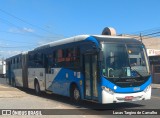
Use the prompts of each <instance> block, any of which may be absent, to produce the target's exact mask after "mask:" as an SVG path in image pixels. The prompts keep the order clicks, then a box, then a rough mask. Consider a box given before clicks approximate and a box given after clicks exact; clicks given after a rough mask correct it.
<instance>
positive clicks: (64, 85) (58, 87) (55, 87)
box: [49, 68, 83, 98]
mask: <svg viewBox="0 0 160 118" xmlns="http://www.w3.org/2000/svg"><path fill="white" fill-rule="evenodd" d="M74 72H75V71H73V70H69V69H65V68H62V69H61V70H60V71H59V73H58V74H57V76H56V77H55V79H54V80H53V82H52V85H51V86H50V87H49V90H51V91H52V92H53V93H56V94H60V95H64V96H70V85H71V83H72V82H74V83H76V84H77V87H78V88H79V90H80V93H81V98H83V84H82V85H80V80H82V78H83V76H82V73H81V75H80V78H77V76H74ZM66 73H68V78H66Z"/></svg>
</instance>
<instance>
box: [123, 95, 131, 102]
mask: <svg viewBox="0 0 160 118" xmlns="http://www.w3.org/2000/svg"><path fill="white" fill-rule="evenodd" d="M124 99H125V100H126V101H129V100H132V99H133V96H126V97H125V98H124Z"/></svg>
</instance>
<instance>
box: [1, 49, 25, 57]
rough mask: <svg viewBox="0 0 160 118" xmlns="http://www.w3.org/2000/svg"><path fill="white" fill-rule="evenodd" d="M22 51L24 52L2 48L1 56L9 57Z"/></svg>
mask: <svg viewBox="0 0 160 118" xmlns="http://www.w3.org/2000/svg"><path fill="white" fill-rule="evenodd" d="M20 53H22V51H19V50H7V51H4V50H1V51H0V58H2V57H3V58H8V57H11V56H14V55H17V54H20Z"/></svg>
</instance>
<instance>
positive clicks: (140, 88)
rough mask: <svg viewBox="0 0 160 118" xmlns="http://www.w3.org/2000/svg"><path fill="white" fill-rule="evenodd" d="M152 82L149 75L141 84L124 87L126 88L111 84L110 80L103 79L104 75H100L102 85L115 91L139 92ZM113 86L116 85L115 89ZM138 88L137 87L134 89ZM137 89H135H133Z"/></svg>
mask: <svg viewBox="0 0 160 118" xmlns="http://www.w3.org/2000/svg"><path fill="white" fill-rule="evenodd" d="M151 83H152V77H151V76H150V77H149V79H148V81H146V82H145V83H144V84H142V85H141V86H139V88H138V87H126V88H121V87H119V86H117V85H115V84H113V83H112V82H110V81H108V80H107V79H105V78H104V77H102V86H106V87H108V88H110V89H111V90H112V91H114V92H115V93H134V92H141V91H144V89H145V88H146V87H147V86H149V85H150V84H151ZM114 86H116V87H117V89H114ZM135 88H138V89H135ZM135 90H137V91H135Z"/></svg>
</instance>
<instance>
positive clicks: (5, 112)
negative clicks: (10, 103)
mask: <svg viewBox="0 0 160 118" xmlns="http://www.w3.org/2000/svg"><path fill="white" fill-rule="evenodd" d="M2 115H12V112H11V110H2Z"/></svg>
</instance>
